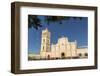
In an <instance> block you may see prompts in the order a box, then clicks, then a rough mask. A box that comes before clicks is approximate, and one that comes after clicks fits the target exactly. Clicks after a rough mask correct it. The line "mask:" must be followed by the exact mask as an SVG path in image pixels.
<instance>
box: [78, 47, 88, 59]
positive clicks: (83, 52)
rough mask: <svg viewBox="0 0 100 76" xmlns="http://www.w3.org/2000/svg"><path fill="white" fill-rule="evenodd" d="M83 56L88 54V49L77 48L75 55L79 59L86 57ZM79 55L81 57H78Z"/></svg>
mask: <svg viewBox="0 0 100 76" xmlns="http://www.w3.org/2000/svg"><path fill="white" fill-rule="evenodd" d="M85 54H88V49H87V48H78V49H77V55H78V56H79V57H83V58H84V57H87V56H85ZM80 55H81V56H80Z"/></svg>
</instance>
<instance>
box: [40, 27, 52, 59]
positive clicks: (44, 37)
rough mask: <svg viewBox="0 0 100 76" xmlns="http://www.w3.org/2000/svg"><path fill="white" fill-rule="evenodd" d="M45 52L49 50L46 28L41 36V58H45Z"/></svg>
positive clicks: (48, 37)
mask: <svg viewBox="0 0 100 76" xmlns="http://www.w3.org/2000/svg"><path fill="white" fill-rule="evenodd" d="M46 52H50V32H49V31H48V29H47V28H46V29H45V30H43V31H42V36H41V52H40V55H41V58H46Z"/></svg>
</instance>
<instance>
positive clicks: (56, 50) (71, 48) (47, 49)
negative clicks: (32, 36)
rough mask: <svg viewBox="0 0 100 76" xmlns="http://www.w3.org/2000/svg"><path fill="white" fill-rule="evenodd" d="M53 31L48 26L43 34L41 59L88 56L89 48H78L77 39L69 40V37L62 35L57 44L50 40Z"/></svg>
mask: <svg viewBox="0 0 100 76" xmlns="http://www.w3.org/2000/svg"><path fill="white" fill-rule="evenodd" d="M50 37H51V33H50V32H49V30H48V29H47V28H46V29H45V30H43V31H42V35H41V49H40V58H41V59H62V58H87V57H88V49H87V48H77V41H76V40H75V41H73V42H69V40H68V38H67V37H61V38H59V39H58V41H57V43H56V44H53V43H51V41H50Z"/></svg>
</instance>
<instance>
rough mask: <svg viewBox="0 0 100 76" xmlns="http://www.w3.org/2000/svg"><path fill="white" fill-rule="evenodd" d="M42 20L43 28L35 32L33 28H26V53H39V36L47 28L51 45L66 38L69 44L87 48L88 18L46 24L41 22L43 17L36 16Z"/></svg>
mask: <svg viewBox="0 0 100 76" xmlns="http://www.w3.org/2000/svg"><path fill="white" fill-rule="evenodd" d="M38 17H39V18H40V19H42V22H41V23H42V25H43V27H41V28H39V29H38V30H36V29H35V28H28V53H36V54H38V53H39V52H40V48H41V34H42V30H44V29H46V28H48V30H49V31H50V33H51V39H50V40H51V43H53V44H56V43H57V41H58V38H60V37H62V36H63V37H67V38H68V40H69V41H70V42H73V41H75V40H76V41H77V46H78V48H81V47H82V48H83V47H87V46H88V18H87V17H82V20H80V19H79V18H77V19H73V18H70V19H69V20H64V21H63V22H62V24H59V23H51V24H49V25H47V23H46V22H45V21H44V20H43V19H44V16H38Z"/></svg>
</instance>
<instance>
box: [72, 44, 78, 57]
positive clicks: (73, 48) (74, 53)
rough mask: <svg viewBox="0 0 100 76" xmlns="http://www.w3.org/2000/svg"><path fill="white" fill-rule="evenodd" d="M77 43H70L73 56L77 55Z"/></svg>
mask: <svg viewBox="0 0 100 76" xmlns="http://www.w3.org/2000/svg"><path fill="white" fill-rule="evenodd" d="M76 47H77V45H76V43H75V42H71V43H70V49H71V56H72V57H76V56H77V48H76Z"/></svg>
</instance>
